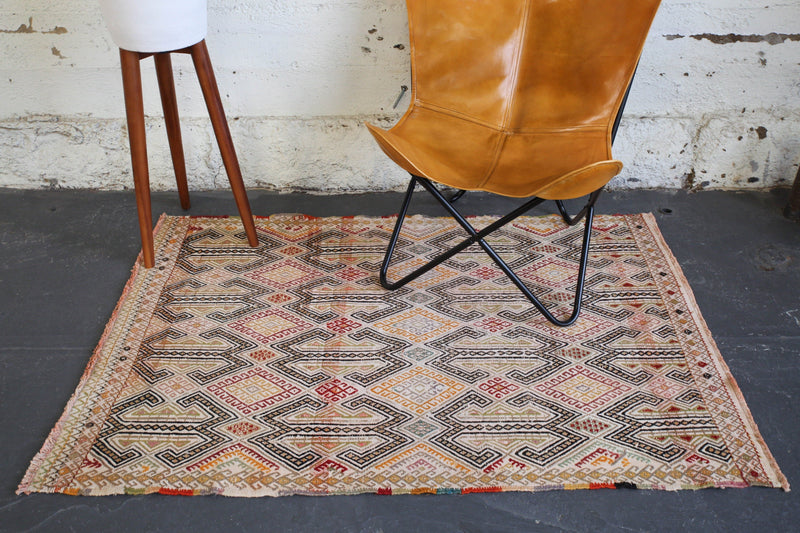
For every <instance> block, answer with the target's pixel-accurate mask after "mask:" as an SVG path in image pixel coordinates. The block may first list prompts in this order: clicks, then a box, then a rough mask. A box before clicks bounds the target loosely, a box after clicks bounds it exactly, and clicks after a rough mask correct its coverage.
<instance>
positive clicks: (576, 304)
mask: <svg viewBox="0 0 800 533" xmlns="http://www.w3.org/2000/svg"><path fill="white" fill-rule="evenodd" d="M417 184H420V185H422V186H423V187H424V188H425V189H426V190H427V191H428V192H429V193H431V195H433V197H434V198H436V200H437V201H438V202H439V203H440V204H441V205H442V207H444V208H445V209H446V210H447V212H448V213H449V214H450V216H452V217H453V218H454V219H455V220H456V222H458V224H459V225H460V226H461V227H462V228H464V230H466V232H467V233H468V234H469V237H467V238H466V239H464V240H463V241H461V242H460V243H458V244H457V245H455V246H453V247H452V248H450V249H449V250H447V251H446V252H443V253H441V254H439V255H438V256H436V257H435V258H433V259H432V260H431V261H429V262H428V263H426V264H424V265H422V266H421V267H419V268H417V269H416V270H414V271H413V272H411V273H409V274H407V275H406V276H405V277H403V278H402V279H400V280H399V281H396V282H390V281H389V280H388V279H387V273H388V270H389V264H390V262H391V260H392V256H393V255H394V249H395V247H396V245H397V240H398V239H399V237H400V230H401V229H402V227H403V222H404V220H405V218H406V214H407V213H408V207H409V205H410V204H411V197H412V196H413V195H414V189H415V188H416V186H417ZM599 195H600V191H599V190H597V191H595V192H593V193H592V194H591V195H590V196H589V200H588V202H587V204H586V206H585V207H584V208H583V210H581V211H580V212H579V213H578V214H577V215H575V216H574V217H571V216H569V214H568V213H567V211H566V209H565V208H564V204H563V202H561V201H556V204H557V205H558V210H559V212H560V213H561V216H562V217H563V219H564V221H565V222H566V223H567V224H569V225H570V226H572V225H575V224H577V223H578V222H579V221H580V220H581V219H582V218H585V219H586V221H585V222H584V231H583V244H582V246H581V258H580V265H579V267H578V280H577V287H576V289H575V300H574V301H573V305H572V313H571V314H570V315H569V317H568V318H566V319H565V320H559V319H557V318H556V317H555V316H553V314H552V313H550V311H549V310H548V309H547V308H546V307H545V306H544V304H542V302H541V301H539V299H538V298H537V297H536V296H535V295H534V294H533V293H532V292H531V290H530V289H529V288H528V286H527V285H525V283H524V282H523V281H522V280H521V279H520V278H519V277H518V276H517V275H516V274H515V273H514V271H513V270H511V268H510V267H509V266H508V265H507V264H506V262H505V261H503V259H502V258H501V257H500V256H499V255H498V254H497V252H496V251H495V250H494V249H493V248H492V247H491V245H489V243H487V242H486V241H485V240H484V239H485V237H487V236H488V235H489V234H491V233H493V232H494V231H496V230H498V229H500V228H501V227H503V226H505V225H506V224H508V223H509V222H511V221H512V220H514V219H516V218H517V217H519V216H521V215H523V214H525V213H526V212H528V211H530V210H531V209H533V208H534V207H536V206H537V205H539V204H541V203H542V202H544V201H545V200H544V199H543V198H532V199H530V200H528V201H527V202H525V203H524V204H523V205H521V206H520V207H518V208H517V209H515V210H514V211H512V212H510V213H509V214H507V215H505V216H504V217H502V218H500V219H498V220H496V221H495V222H493V223H491V224H489V225H488V226H486V227H485V228H483V229H482V230H480V231H478V230H476V229H475V228H474V227H472V225H471V224H470V223H469V222H467V220H466V219H465V218H464V217H463V216H462V215H461V213H459V212H458V210H456V208H455V207H453V205H452V202H453V201H454V199H455V198H457V196H460V194H459V195H457V196H456V197H454V199H451V200H449V201H448V200H447V198H445V197H444V196H443V195H442V193H441V192H440V191H439V190H438V189H437V188H436V186H434V185H433V183H431V182H430V180H428V179H427V178H422V177H420V176H414V175H413V174H412V176H411V182H410V183H409V185H408V191H407V192H406V196H405V199H404V200H403V205H402V207H401V209H400V213H399V214H398V216H397V222H396V223H395V227H394V231H393V232H392V236H391V238H390V239H389V246H388V247H387V249H386V256H385V257H384V259H383V264H382V265H381V270H380V282H381V285H382V286H383V287H385V288H386V289H389V290H394V289H398V288H400V287H402V286H403V285H405V284H406V283H408V282H409V281H412V280H414V279H416V278H418V277H419V276H421V275H422V274H424V273H426V272H428V271H429V270H431V269H432V268H434V267H436V266H437V265H439V264H441V263H443V262H444V261H447V260H448V259H450V258H451V257H453V256H454V255H456V254H457V253H458V252H460V251H462V250H464V249H465V248H468V247H469V246H471V245H473V244H476V243H477V244H478V245H480V247H481V248H483V250H484V251H485V252H486V253H487V254H488V255H489V257H491V258H492V260H493V261H494V262H495V263H496V264H497V266H498V267H499V268H500V270H502V271H503V272H504V273H505V274H506V276H508V278H509V279H510V280H511V281H512V282H513V283H514V285H516V286H517V288H518V289H519V290H520V291H521V292H522V294H524V295H525V297H526V298H527V299H528V300H529V301H530V302H531V303H532V304H533V305H534V306H535V307H536V309H538V310H539V312H540V313H542V315H544V317H545V318H546V319H547V320H549V321H550V322H552V323H553V324H555V325H556V326H569V325H570V324H572V323H574V322H575V320H577V318H578V314H579V313H580V310H581V299H582V297H583V286H584V279H585V277H586V263H587V260H588V256H589V241H590V239H591V235H592V220H593V218H594V204H595V202H596V201H597V198H598V196H599Z"/></svg>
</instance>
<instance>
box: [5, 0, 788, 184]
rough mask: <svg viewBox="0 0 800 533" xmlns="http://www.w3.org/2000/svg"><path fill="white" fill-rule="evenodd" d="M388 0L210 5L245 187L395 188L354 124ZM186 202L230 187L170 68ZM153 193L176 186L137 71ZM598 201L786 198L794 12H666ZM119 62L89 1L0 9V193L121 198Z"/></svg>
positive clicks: (697, 7)
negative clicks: (707, 193) (707, 192)
mask: <svg viewBox="0 0 800 533" xmlns="http://www.w3.org/2000/svg"><path fill="white" fill-rule="evenodd" d="M407 31H408V30H407V20H406V14H405V4H404V2H403V1H402V0H225V1H224V0H210V1H209V35H208V38H207V41H208V45H209V50H210V52H211V58H212V61H213V63H214V67H215V70H216V74H217V80H218V83H219V86H220V90H221V92H222V95H223V100H224V105H225V108H226V111H227V114H228V117H229V122H230V125H231V130H232V134H233V137H234V142H235V144H236V147H237V151H238V154H239V158H240V160H241V163H242V170H243V172H244V175H245V181H246V183H247V185H248V186H250V187H264V188H270V189H276V190H281V191H289V190H311V191H321V192H335V191H374V190H398V189H402V188H404V187H405V183H406V176H405V175H404V173H403V172H402V171H399V170H398V169H397V168H396V167H394V165H393V164H392V163H391V162H390V161H389V160H388V159H387V158H386V157H385V156H384V155H383V154H382V153H381V152H380V150H379V149H378V148H377V146H376V145H375V144H374V142H373V141H372V139H371V137H370V136H369V134H368V133H367V131H366V129H365V128H364V126H363V124H362V123H363V121H364V120H369V121H373V122H378V123H380V124H381V125H384V126H389V125H391V124H392V123H393V122H394V121H395V120H396V119H397V118H399V116H400V115H401V113H402V111H403V110H404V109H405V107H406V106H407V104H408V96H406V97H405V98H404V99H403V101H402V102H401V104H400V106H398V108H397V109H392V104H393V102H394V100H395V99H396V97H397V96H398V94H399V92H400V87H401V85H408V83H409V70H410V65H409V59H408V35H407ZM173 62H174V64H175V67H176V82H177V86H178V88H177V90H178V94H179V99H180V112H181V116H182V123H183V133H184V143H185V149H186V155H187V167H188V172H189V180H190V187H191V188H192V189H214V188H218V187H227V179H226V176H225V173H224V169H223V167H222V163H221V160H220V158H219V155H218V152H217V150H216V146H215V145H214V144H213V143H214V140H213V136H212V134H211V129H210V125H209V123H208V119H207V116H206V113H205V109H204V107H203V100H202V96H201V94H200V91H199V88H198V87H197V82H196V78H195V75H194V70H193V68H192V66H191V62H190V60H189V58H188V57H183V56H178V57H175V58H174V59H173ZM143 76H144V89H145V110H146V113H147V115H148V119H147V127H148V135H149V139H148V140H149V142H148V150H149V154H150V167H151V181H152V187H153V189H156V190H158V189H173V188H174V178H173V176H172V170H171V164H170V160H169V151H168V148H167V143H166V133H165V131H164V125H163V121H162V120H161V118H160V117H161V110H160V104H159V100H158V91H157V86H156V81H155V74H154V69H153V66H152V61H145V62H143ZM615 156H616V157H618V158H619V159H621V160H622V161H623V162H624V163H625V169H624V170H623V172H622V174H621V175H620V176H618V177H617V178H615V180H614V181H613V182H612V184H611V186H612V187H616V188H628V187H634V188H635V187H668V188H680V187H684V188H691V189H701V188H755V187H769V186H775V185H780V184H788V183H790V182H791V180H792V179H793V178H794V175H795V173H796V172H797V167H798V162H800V2H798V0H696V1H681V0H663V1H662V7H661V9H660V11H659V13H658V15H657V17H656V20H655V22H654V25H653V28H652V30H651V33H650V37H649V39H648V43H647V45H646V47H645V53H644V55H643V57H642V61H641V64H640V68H639V73H638V75H637V79H636V83H635V85H634V88H633V91H632V93H631V97H630V100H629V102H628V107H627V109H626V114H625V119H624V122H623V125H622V127H621V129H620V133H619V136H618V139H617V143H616V145H615ZM131 184H132V182H131V176H130V160H129V155H128V148H127V137H126V134H125V120H124V107H123V101H122V84H121V79H120V73H119V58H118V52H117V49H116V47H115V46H114V44H113V43H112V41H111V39H110V36H109V35H108V32H107V31H106V29H105V26H104V24H103V22H102V20H101V18H100V10H99V7H98V6H97V4H96V0H36V1H35V2H32V1H30V0H4V1H3V2H2V3H0V186H5V187H18V188H47V187H50V188H59V187H63V188H99V189H121V188H126V187H130V186H131Z"/></svg>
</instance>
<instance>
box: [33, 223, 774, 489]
mask: <svg viewBox="0 0 800 533" xmlns="http://www.w3.org/2000/svg"><path fill="white" fill-rule="evenodd" d="M490 220H491V219H490V218H488V217H486V218H483V217H481V218H476V219H473V222H474V223H475V224H476V225H477V226H482V225H484V224H486V223H488V222H489V221H490ZM393 224H394V219H393V218H384V219H381V218H361V217H356V218H324V219H315V218H309V217H304V216H298V215H279V216H272V217H269V218H261V219H258V220H257V226H258V229H259V232H260V238H261V245H260V247H258V248H256V249H251V248H248V247H247V246H246V244H244V236H243V232H242V229H241V225H240V221H239V219H237V218H202V217H200V218H190V217H162V219H161V221H160V222H159V225H158V228H157V231H156V237H155V240H156V258H157V259H156V261H157V263H156V267H155V268H153V269H149V270H148V269H144V268H140V267H136V268H135V269H134V271H133V274H132V277H131V279H130V281H129V282H128V285H127V287H126V288H125V292H124V294H123V296H122V298H121V300H120V302H119V304H118V306H117V308H116V310H115V312H114V315H113V317H112V318H111V320H110V322H109V324H108V326H107V328H106V331H105V333H104V335H103V337H102V340H101V341H100V344H99V346H98V347H97V349H96V351H95V353H94V355H93V356H92V358H91V361H90V362H89V365H88V368H87V369H86V372H85V374H84V376H83V378H82V379H81V382H80V384H79V385H78V388H77V390H76V392H75V394H74V396H73V397H72V399H71V400H70V402H69V404H68V405H67V407H66V410H65V412H64V414H63V416H62V418H61V419H60V420H59V421H58V423H57V425H56V427H55V429H54V430H53V431H52V433H51V435H50V436H49V438H48V439H47V441H46V443H45V445H44V447H43V449H42V450H41V451H40V452H39V454H38V455H37V456H36V457H35V458H34V460H33V462H32V464H31V466H30V468H29V470H28V472H27V474H26V475H25V478H24V480H23V481H22V484H21V485H20V487H19V492H25V493H27V492H33V491H39V492H62V493H67V494H75V495H77V494H83V495H105V494H123V493H126V494H142V493H152V492H160V493H166V494H182V495H194V494H224V495H228V496H264V495H269V496H277V495H286V494H311V495H322V494H353V493H362V492H368V493H379V494H399V493H413V494H420V493H469V492H497V491H536V490H547V489H578V488H589V489H591V488H622V487H624V488H646V489H669V490H674V489H692V488H702V487H746V486H749V485H762V486H768V487H783V488H784V489H787V490H788V483H787V481H786V479H785V478H784V476H783V475H782V474H781V472H780V471H779V469H778V467H777V465H776V464H775V461H774V460H773V458H772V456H771V454H770V452H769V451H768V449H767V447H766V445H765V444H764V442H763V440H762V439H761V437H760V435H759V433H758V430H757V428H756V425H755V423H754V422H753V420H752V418H751V416H750V413H749V411H748V409H747V407H746V405H745V403H744V400H743V398H742V396H741V394H740V392H739V389H738V388H737V386H736V384H735V382H734V379H733V377H732V376H731V374H730V372H729V371H728V368H727V367H726V365H725V363H724V362H723V360H722V358H721V357H720V354H719V352H718V350H717V348H716V346H715V344H714V341H713V340H712V338H711V335H710V333H709V331H708V329H707V328H706V325H705V323H704V321H703V318H702V317H701V315H700V311H699V310H698V308H697V305H696V303H695V301H694V298H693V296H692V293H691V291H690V289H689V286H688V285H687V282H686V280H685V279H684V277H683V275H682V274H681V270H680V268H679V266H678V264H677V263H676V261H675V259H674V258H673V256H672V254H671V253H670V251H669V249H668V248H667V246H666V244H665V243H664V241H663V239H662V237H661V235H660V233H659V231H658V228H657V227H656V223H655V220H654V218H653V217H652V216H650V215H630V216H598V217H597V218H596V221H595V226H594V238H593V243H592V248H591V258H590V267H589V270H588V275H587V281H586V295H585V298H584V309H583V312H582V314H581V317H580V319H579V320H578V322H577V323H576V324H575V325H574V326H571V327H569V328H563V329H562V328H557V327H553V326H551V325H550V324H549V323H547V322H546V321H545V320H544V319H543V318H542V317H541V316H540V315H539V314H538V313H537V312H536V311H535V310H533V308H532V306H530V305H529V304H528V303H527V301H526V300H525V299H524V298H523V297H522V296H521V295H520V294H519V293H518V292H517V290H516V289H515V288H514V287H513V285H511V284H510V283H509V281H508V280H507V279H506V278H505V276H503V275H502V274H501V273H500V272H499V271H498V270H497V269H496V268H495V267H494V266H493V264H492V263H491V260H489V259H488V258H487V257H486V256H485V255H484V254H483V253H482V252H481V251H480V250H479V249H477V247H476V248H475V249H473V248H470V249H469V250H467V251H466V252H465V253H462V254H460V255H459V256H456V258H454V259H453V260H450V261H449V262H447V263H445V264H444V265H442V266H440V267H438V268H436V269H435V270H433V271H432V272H430V273H428V274H427V275H426V276H425V277H423V278H421V279H419V280H417V281H416V282H414V283H413V284H411V285H409V286H406V287H405V288H402V289H399V290H397V291H394V292H389V291H386V290H384V289H382V288H381V287H380V286H379V284H378V282H377V274H378V268H379V264H380V261H381V258H382V255H383V251H384V249H385V246H386V243H387V239H388V236H389V234H390V233H391V230H392V227H393ZM462 237H463V235H462V230H461V229H460V228H458V227H457V226H456V225H455V223H453V222H452V221H450V220H446V219H435V218H422V217H413V218H412V219H410V220H409V221H408V222H407V224H406V226H405V228H404V237H403V239H402V240H401V243H400V247H399V249H398V256H397V261H398V262H397V268H396V269H395V271H394V273H393V275H392V277H393V278H395V279H396V277H397V275H398V272H403V271H408V270H410V269H411V268H412V267H414V266H415V265H417V264H419V263H420V262H421V261H422V258H424V257H425V256H428V255H430V254H431V253H432V252H435V251H436V250H440V249H444V248H446V247H448V246H449V245H450V244H451V243H453V242H455V241H457V240H460V239H461V238H462ZM580 239H581V228H580V227H578V228H565V226H564V224H563V222H561V220H560V218H558V217H556V216H546V217H528V218H522V219H519V220H518V221H517V222H516V223H514V224H513V225H511V226H508V227H507V228H506V229H504V230H502V231H501V232H499V233H498V234H495V235H494V236H493V237H492V238H491V239H490V240H492V241H493V243H494V245H495V247H496V249H497V250H498V251H499V252H500V253H501V255H504V256H505V257H507V258H508V260H509V262H510V264H512V265H513V267H515V268H516V270H517V271H518V272H519V273H520V274H521V276H522V277H524V279H526V280H527V281H528V282H529V283H530V284H531V286H533V287H535V288H536V292H538V293H539V294H542V295H543V297H544V299H545V301H547V302H549V304H551V305H553V306H554V307H555V308H556V311H557V312H558V311H559V310H560V311H564V310H565V309H563V308H562V306H563V305H564V303H565V302H567V303H568V302H569V301H570V300H571V298H572V297H571V295H570V291H571V290H572V286H573V285H574V282H575V277H576V264H577V260H578V255H579V244H580Z"/></svg>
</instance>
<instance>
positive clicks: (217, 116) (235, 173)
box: [189, 40, 258, 246]
mask: <svg viewBox="0 0 800 533" xmlns="http://www.w3.org/2000/svg"><path fill="white" fill-rule="evenodd" d="M189 52H190V53H191V55H192V61H193V62H194V68H195V70H197V78H198V79H199V80H200V88H201V89H202V90H203V97H204V98H205V101H206V107H208V114H209V116H210V117H211V124H212V125H213V126H214V135H215V136H216V137H217V144H218V145H219V151H220V153H221V154H222V162H223V163H224V164H225V171H226V172H227V173H228V180H229V181H230V183H231V190H233V197H234V199H235V200H236V207H238V209H239V215H240V216H241V217H242V225H243V226H244V230H245V233H246V234H247V241H248V242H249V243H250V246H258V236H257V235H256V228H255V224H254V223H253V214H252V212H251V211H250V202H249V201H248V199H247V191H246V190H245V188H244V181H243V180H242V171H241V169H240V168H239V160H238V159H237V157H236V150H235V149H234V147H233V139H231V132H230V130H229V129H228V121H227V119H226V118H225V110H224V109H223V108H222V100H221V99H220V96H219V89H218V88H217V80H216V78H215V77H214V70H213V69H212V68H211V60H210V58H209V56H208V48H207V47H206V42H205V40H203V41H200V42H199V43H197V44H195V45H193V46H191V47H190V48H189Z"/></svg>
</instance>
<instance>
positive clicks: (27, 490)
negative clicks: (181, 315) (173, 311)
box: [15, 213, 184, 494]
mask: <svg viewBox="0 0 800 533" xmlns="http://www.w3.org/2000/svg"><path fill="white" fill-rule="evenodd" d="M169 218H184V217H180V216H179V217H170V216H169V215H167V214H166V213H162V214H161V215H160V216H159V217H158V221H157V222H156V225H155V227H154V228H153V235H154V236H158V234H159V232H160V231H161V230H162V229H163V226H164V225H165V223H166V222H167V219H169ZM143 257H144V256H143V252H142V251H141V250H140V251H139V254H138V255H137V257H136V260H135V262H134V264H133V267H132V268H131V273H130V275H129V276H128V280H127V281H126V282H125V286H124V287H123V289H122V294H121V295H120V297H119V298H118V299H117V303H116V305H115V306H114V310H113V311H112V313H111V317H110V318H109V319H108V321H107V322H106V325H105V327H104V328H103V333H102V335H101V336H100V340H99V341H98V342H97V346H96V347H95V349H94V351H93V352H92V355H91V356H90V357H89V361H88V362H87V364H86V368H85V369H84V370H83V373H82V374H81V377H80V380H78V385H77V386H76V387H75V390H74V391H73V392H72V395H71V396H70V398H69V400H68V401H67V404H66V406H65V407H64V410H63V411H62V413H61V416H59V417H58V421H57V422H56V423H55V425H54V426H53V428H52V429H51V430H50V433H49V434H48V435H47V438H46V439H45V441H44V444H43V445H42V447H41V449H40V450H39V452H38V453H37V454H36V455H34V457H33V459H32V460H31V462H30V464H29V465H28V468H27V470H26V471H25V475H24V476H23V478H22V481H21V482H20V484H19V486H18V487H17V490H16V491H15V494H23V493H24V494H31V493H32V492H42V493H50V494H55V493H62V492H64V491H62V490H58V487H56V486H50V487H47V488H44V489H42V488H32V487H31V485H32V484H33V482H34V478H35V477H36V474H37V473H38V472H39V470H40V468H41V467H42V463H43V462H44V461H45V459H47V457H48V456H49V455H50V453H51V452H52V450H53V447H54V446H55V444H56V442H57V441H58V438H59V437H60V436H61V433H62V432H63V431H64V429H65V423H66V422H67V421H68V419H69V415H70V414H71V411H72V409H73V408H74V407H75V403H76V402H77V400H78V398H80V396H81V394H82V393H83V391H84V389H85V387H86V386H87V384H88V382H89V379H90V378H91V376H92V373H93V372H94V367H95V365H96V364H97V362H98V361H99V360H100V358H101V357H102V354H103V351H104V349H105V347H106V341H107V340H108V337H109V336H110V335H111V332H112V331H113V330H114V326H115V325H116V323H117V320H118V319H119V314H120V311H121V310H122V308H123V306H124V305H125V303H126V300H127V298H128V295H129V294H130V291H131V290H132V288H133V286H134V285H136V283H137V282H138V281H139V278H140V276H142V275H145V274H147V272H148V269H145V268H144V264H143V261H144V258H143Z"/></svg>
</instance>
